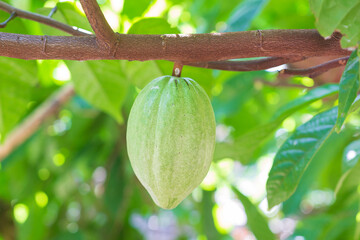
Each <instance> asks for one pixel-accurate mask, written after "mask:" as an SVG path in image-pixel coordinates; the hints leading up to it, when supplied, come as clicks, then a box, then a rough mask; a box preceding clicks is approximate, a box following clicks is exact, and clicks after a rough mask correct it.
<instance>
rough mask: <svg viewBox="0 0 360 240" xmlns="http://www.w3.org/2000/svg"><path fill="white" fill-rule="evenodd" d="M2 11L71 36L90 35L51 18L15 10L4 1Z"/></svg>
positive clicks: (0, 6)
mask: <svg viewBox="0 0 360 240" xmlns="http://www.w3.org/2000/svg"><path fill="white" fill-rule="evenodd" d="M0 9H2V10H4V11H6V12H8V13H10V14H13V13H15V14H16V16H17V17H20V18H26V19H30V20H33V21H36V22H39V23H43V24H45V25H48V26H51V27H54V28H57V29H59V30H61V31H64V32H67V33H69V34H71V35H74V36H84V35H88V34H86V33H84V32H81V31H79V30H78V29H76V28H73V27H71V26H69V25H66V24H64V23H62V22H59V21H56V20H54V19H52V18H51V17H46V16H42V15H40V14H36V13H31V12H27V11H23V10H21V9H18V8H15V7H13V6H11V5H9V4H7V3H4V2H2V1H0Z"/></svg>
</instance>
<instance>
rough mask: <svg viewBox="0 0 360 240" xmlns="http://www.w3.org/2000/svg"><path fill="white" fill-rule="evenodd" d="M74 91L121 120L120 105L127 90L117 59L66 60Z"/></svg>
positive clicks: (125, 79) (125, 80) (126, 83)
mask: <svg viewBox="0 0 360 240" xmlns="http://www.w3.org/2000/svg"><path fill="white" fill-rule="evenodd" d="M66 64H67V65H68V67H69V69H70V71H71V75H72V81H73V82H74V85H75V90H76V93H78V94H79V95H80V96H81V97H83V98H84V99H85V100H86V101H88V102H89V103H90V104H92V105H93V106H94V107H96V108H98V109H100V110H103V111H104V112H106V113H108V114H110V115H111V116H113V117H114V118H115V119H116V120H117V121H118V122H122V115H121V111H120V110H121V106H122V104H123V101H124V100H125V97H126V93H127V90H128V82H127V78H126V76H125V75H124V73H123V72H122V67H121V65H120V63H119V61H105V60H101V61H87V62H76V61H66Z"/></svg>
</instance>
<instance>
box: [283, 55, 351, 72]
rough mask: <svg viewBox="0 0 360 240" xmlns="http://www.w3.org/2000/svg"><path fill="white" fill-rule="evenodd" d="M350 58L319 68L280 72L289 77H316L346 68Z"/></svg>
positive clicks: (321, 65) (333, 61) (330, 62)
mask: <svg viewBox="0 0 360 240" xmlns="http://www.w3.org/2000/svg"><path fill="white" fill-rule="evenodd" d="M348 59H349V57H342V58H337V59H334V60H331V61H328V62H326V63H322V64H320V65H317V66H313V67H309V68H303V69H283V70H281V71H279V73H280V74H287V75H301V76H309V77H316V76H319V75H320V74H322V73H324V72H327V71H329V70H330V69H333V68H337V67H341V66H345V65H346V63H347V60H348Z"/></svg>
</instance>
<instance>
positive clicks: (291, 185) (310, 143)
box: [266, 107, 337, 208]
mask: <svg viewBox="0 0 360 240" xmlns="http://www.w3.org/2000/svg"><path fill="white" fill-rule="evenodd" d="M336 115H337V108H336V107H335V108H332V109H330V110H328V111H325V112H322V113H320V114H318V115H316V116H315V117H313V118H312V119H311V120H310V121H308V122H306V123H305V124H303V125H301V126H300V127H298V128H297V129H296V131H295V132H294V134H293V135H292V136H291V137H290V138H288V139H287V140H286V141H285V143H284V144H283V145H282V146H281V147H280V149H279V151H278V152H277V154H276V156H275V158H274V163H273V166H272V168H271V170H270V173H269V178H268V181H267V184H266V190H267V199H268V203H269V208H272V207H273V206H275V205H277V204H279V203H281V202H283V201H285V200H286V199H288V198H289V197H290V196H291V195H292V194H293V193H294V192H295V190H296V187H297V185H298V184H299V181H300V179H301V177H302V175H303V174H304V172H305V170H306V168H307V167H308V166H309V164H310V162H311V160H312V159H313V157H314V156H315V154H316V153H317V152H318V150H319V149H320V148H321V146H322V145H323V143H324V142H325V140H326V139H327V138H328V136H329V135H330V133H331V132H332V129H333V127H334V125H335V122H336Z"/></svg>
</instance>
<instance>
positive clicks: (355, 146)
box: [342, 139, 360, 172]
mask: <svg viewBox="0 0 360 240" xmlns="http://www.w3.org/2000/svg"><path fill="white" fill-rule="evenodd" d="M359 159H360V140H359V139H358V140H355V141H353V142H351V143H350V144H349V145H348V146H347V147H346V148H345V150H344V154H343V157H342V170H343V172H346V171H347V170H349V169H351V168H352V167H354V166H355V165H356V163H357V162H358V161H359Z"/></svg>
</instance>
